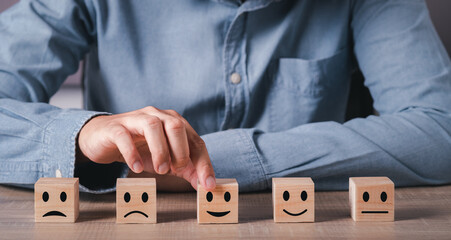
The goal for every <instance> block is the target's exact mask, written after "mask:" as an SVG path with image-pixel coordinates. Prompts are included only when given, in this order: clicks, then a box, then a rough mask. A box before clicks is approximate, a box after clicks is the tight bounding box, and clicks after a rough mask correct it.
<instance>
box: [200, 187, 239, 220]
mask: <svg viewBox="0 0 451 240" xmlns="http://www.w3.org/2000/svg"><path fill="white" fill-rule="evenodd" d="M197 221H198V223H237V222H238V183H237V182H236V180H235V179H216V188H215V189H214V190H212V191H206V190H205V189H204V188H203V187H202V186H201V185H200V184H198V185H197Z"/></svg>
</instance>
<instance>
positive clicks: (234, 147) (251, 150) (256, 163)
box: [202, 129, 269, 192]
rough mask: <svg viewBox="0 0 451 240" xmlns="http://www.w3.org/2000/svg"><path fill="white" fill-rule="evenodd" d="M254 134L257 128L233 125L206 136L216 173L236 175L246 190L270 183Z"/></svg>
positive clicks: (204, 138) (253, 189)
mask: <svg viewBox="0 0 451 240" xmlns="http://www.w3.org/2000/svg"><path fill="white" fill-rule="evenodd" d="M253 135H254V130H253V129H233V130H227V131H222V132H215V133H211V134H207V135H203V136H202V139H203V140H204V141H205V144H206V145H207V150H208V153H209V155H210V159H211V162H212V164H213V168H214V170H215V174H216V177H217V178H236V179H237V181H238V184H239V189H240V191H243V192H247V191H258V190H264V189H267V188H268V187H269V185H268V180H267V179H266V174H265V171H264V168H263V165H262V161H261V156H260V155H259V153H258V151H257V149H256V147H255V144H254V141H253V140H252V139H253V137H252V136H253Z"/></svg>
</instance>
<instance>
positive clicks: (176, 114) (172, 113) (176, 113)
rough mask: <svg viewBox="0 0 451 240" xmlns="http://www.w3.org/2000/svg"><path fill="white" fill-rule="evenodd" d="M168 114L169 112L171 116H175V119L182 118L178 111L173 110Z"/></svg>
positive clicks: (168, 111)
mask: <svg viewBox="0 0 451 240" xmlns="http://www.w3.org/2000/svg"><path fill="white" fill-rule="evenodd" d="M166 112H167V113H168V114H169V115H171V116H174V117H177V118H180V117H182V116H181V115H180V114H179V113H178V112H177V111H175V110H173V109H169V110H166Z"/></svg>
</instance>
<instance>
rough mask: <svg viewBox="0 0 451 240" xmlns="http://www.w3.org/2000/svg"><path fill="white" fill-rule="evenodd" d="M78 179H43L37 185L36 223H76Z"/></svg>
mask: <svg viewBox="0 0 451 240" xmlns="http://www.w3.org/2000/svg"><path fill="white" fill-rule="evenodd" d="M78 191H79V189H78V178H41V179H39V180H38V181H37V182H36V184H35V221H36V222H75V220H76V219H77V218H78V210H79V201H78V193H79V192H78Z"/></svg>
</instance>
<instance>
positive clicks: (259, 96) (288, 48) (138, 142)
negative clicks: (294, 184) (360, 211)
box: [0, 0, 451, 192]
mask: <svg viewBox="0 0 451 240" xmlns="http://www.w3.org/2000/svg"><path fill="white" fill-rule="evenodd" d="M82 59H86V68H85V76H84V79H83V83H84V98H85V99H84V100H85V109H86V110H77V109H59V108H57V107H54V106H51V105H49V104H48V101H49V98H50V97H51V96H52V95H53V94H55V92H56V91H57V90H58V88H59V87H60V86H61V84H62V83H63V81H64V80H65V79H66V77H67V76H68V75H70V74H72V73H74V72H75V71H76V70H77V67H78V63H79V61H80V60H82ZM357 68H360V70H361V71H362V72H363V74H364V76H365V85H366V86H367V87H368V88H369V90H370V92H371V95H372V97H373V98H374V108H375V109H376V110H377V112H378V113H379V115H378V116H370V117H368V118H366V119H361V118H359V119H353V120H350V121H347V122H345V107H346V105H347V101H348V94H349V85H350V84H349V83H350V74H351V72H352V71H353V70H355V69H357ZM0 86H1V89H0V98H1V99H0V123H1V124H0V166H1V167H0V182H1V183H10V184H21V185H27V184H33V183H34V182H35V181H36V180H37V179H38V178H40V177H54V176H55V175H61V176H62V177H73V176H78V177H80V183H81V185H82V186H81V188H82V190H85V191H91V192H106V191H111V190H113V189H114V183H115V179H116V178H117V177H125V176H126V175H127V174H128V168H130V169H131V170H133V172H135V173H139V172H142V171H144V172H147V173H151V174H153V175H156V176H159V177H161V178H159V179H160V182H159V186H160V187H162V188H165V187H168V186H172V187H171V189H173V190H182V189H185V188H186V183H187V182H190V183H191V184H192V185H193V186H194V187H195V186H196V183H197V181H198V180H199V182H200V184H202V185H204V186H205V187H207V188H209V189H210V188H213V187H214V186H215V181H214V179H215V177H221V178H222V177H233V178H237V180H238V182H239V184H240V190H242V191H251V190H261V189H267V188H269V187H270V186H271V185H270V182H271V178H272V177H281V176H311V177H312V178H313V179H314V180H315V183H316V186H317V189H345V188H346V187H347V181H348V177H350V176H374V175H384V176H388V177H390V178H392V179H393V180H394V182H395V184H396V185H397V186H413V185H424V184H446V183H450V182H451V136H450V133H451V64H450V60H449V57H448V56H447V54H446V52H445V50H444V48H443V46H442V44H441V42H440V40H439V38H438V36H437V34H436V32H435V30H434V28H433V26H432V24H431V21H430V18H429V15H428V11H427V8H426V5H425V3H424V1H423V0H366V1H354V0H343V1H332V0H303V1H291V0H278V1H277V0H248V1H238V0H184V1H179V0H166V1H157V0H155V1H137V0H134V1H123V0H73V1H68V0H63V1H62V0H39V1H38V0H34V1H33V0H25V1H22V2H20V3H19V4H17V5H15V6H13V7H12V8H10V9H9V10H7V11H6V12H4V13H2V14H1V15H0ZM207 151H208V152H207ZM99 163H101V164H99ZM124 163H126V165H125V164H124ZM213 169H214V171H213ZM174 175H175V176H178V177H181V178H183V179H185V180H186V181H183V182H181V181H180V178H176V177H167V176H174ZM215 175H216V176H215ZM178 182H181V183H180V184H178ZM174 184H175V186H174ZM168 188H169V187H168Z"/></svg>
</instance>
